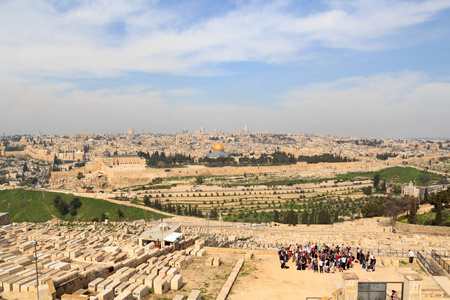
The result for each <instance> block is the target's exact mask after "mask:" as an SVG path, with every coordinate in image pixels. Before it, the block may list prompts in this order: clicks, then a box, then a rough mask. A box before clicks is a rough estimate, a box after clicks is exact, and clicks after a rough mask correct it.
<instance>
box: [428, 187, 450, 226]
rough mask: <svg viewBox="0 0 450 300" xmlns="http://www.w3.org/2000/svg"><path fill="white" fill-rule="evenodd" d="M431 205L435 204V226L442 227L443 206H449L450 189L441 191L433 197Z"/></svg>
mask: <svg viewBox="0 0 450 300" xmlns="http://www.w3.org/2000/svg"><path fill="white" fill-rule="evenodd" d="M430 203H431V204H433V205H434V208H435V209H436V218H435V219H434V225H441V223H442V210H443V206H444V205H445V206H448V205H449V203H450V187H448V188H447V189H446V190H443V191H439V192H437V193H435V194H433V195H431V197H430Z"/></svg>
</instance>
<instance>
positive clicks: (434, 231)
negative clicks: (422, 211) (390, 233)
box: [393, 221, 450, 235]
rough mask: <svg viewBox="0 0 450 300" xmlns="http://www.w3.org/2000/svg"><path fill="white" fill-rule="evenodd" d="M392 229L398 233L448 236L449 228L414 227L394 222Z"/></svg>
mask: <svg viewBox="0 0 450 300" xmlns="http://www.w3.org/2000/svg"><path fill="white" fill-rule="evenodd" d="M393 227H394V228H395V229H396V230H398V231H406V232H411V233H428V234H438V235H450V227H444V226H427V225H414V224H405V223H402V222H395V221H394V225H393Z"/></svg>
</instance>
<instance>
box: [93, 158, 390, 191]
mask: <svg viewBox="0 0 450 300" xmlns="http://www.w3.org/2000/svg"><path fill="white" fill-rule="evenodd" d="M386 167H388V165H387V164H386V163H385V162H376V163H369V162H351V163H319V164H306V163H298V164H295V165H286V166H260V167H219V168H208V167H203V166H194V167H188V168H174V169H170V171H169V172H166V171H165V170H163V169H144V168H142V169H140V168H110V167H107V166H104V167H103V168H102V170H101V171H102V172H104V173H105V174H106V175H107V176H108V181H109V183H110V184H111V186H113V187H114V188H118V187H126V186H133V185H140V184H146V183H149V182H151V180H152V179H154V178H157V177H162V178H164V177H172V176H180V177H184V176H197V175H204V176H219V175H220V176H232V175H244V174H249V173H256V174H258V173H279V174H285V175H287V176H288V175H290V174H296V175H298V173H299V172H300V173H301V174H300V175H302V176H304V177H310V176H315V177H327V176H334V175H336V174H344V173H348V172H372V171H378V170H381V169H383V168H386Z"/></svg>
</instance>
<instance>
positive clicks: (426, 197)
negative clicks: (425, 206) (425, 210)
mask: <svg viewBox="0 0 450 300" xmlns="http://www.w3.org/2000/svg"><path fill="white" fill-rule="evenodd" d="M429 202H430V194H428V188H425V192H424V194H423V203H429Z"/></svg>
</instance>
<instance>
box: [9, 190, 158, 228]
mask: <svg viewBox="0 0 450 300" xmlns="http://www.w3.org/2000/svg"><path fill="white" fill-rule="evenodd" d="M57 195H59V196H60V197H61V199H63V200H64V201H65V202H66V203H67V204H68V205H69V204H70V202H71V201H72V199H73V198H78V199H79V200H80V201H81V203H82V205H81V207H79V208H78V209H77V210H76V211H77V214H76V215H74V216H72V215H71V214H70V213H67V214H65V215H62V214H60V213H59V212H58V209H57V208H56V207H55V206H54V205H53V199H54V198H55V197H56V196H57ZM119 209H120V210H121V211H122V213H123V217H122V218H120V217H119V214H118V210H119ZM0 212H9V216H10V222H11V223H12V222H45V221H48V220H51V219H53V218H57V219H61V220H65V221H92V219H93V218H98V219H101V216H102V214H103V213H105V214H106V216H107V218H108V219H109V220H111V221H124V220H138V219H145V220H154V219H159V218H165V217H166V216H164V215H161V214H158V213H154V212H151V211H147V210H144V209H139V208H136V207H130V206H125V205H120V204H116V203H111V202H108V201H105V200H100V199H92V198H86V197H76V196H73V195H69V194H62V193H52V192H44V191H33V190H24V189H15V190H6V191H0Z"/></svg>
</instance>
